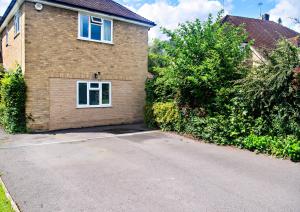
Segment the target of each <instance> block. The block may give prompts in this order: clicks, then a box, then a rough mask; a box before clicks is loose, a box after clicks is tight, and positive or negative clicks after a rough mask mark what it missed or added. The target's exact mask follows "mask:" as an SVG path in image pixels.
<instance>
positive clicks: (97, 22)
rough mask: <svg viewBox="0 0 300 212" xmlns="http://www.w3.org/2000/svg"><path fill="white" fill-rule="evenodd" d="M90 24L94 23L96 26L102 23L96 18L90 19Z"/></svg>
mask: <svg viewBox="0 0 300 212" xmlns="http://www.w3.org/2000/svg"><path fill="white" fill-rule="evenodd" d="M91 19H92V20H91V22H92V23H96V24H101V23H102V19H101V18H96V17H91Z"/></svg>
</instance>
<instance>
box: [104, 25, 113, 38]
mask: <svg viewBox="0 0 300 212" xmlns="http://www.w3.org/2000/svg"><path fill="white" fill-rule="evenodd" d="M104 40H106V41H111V21H107V20H104Z"/></svg>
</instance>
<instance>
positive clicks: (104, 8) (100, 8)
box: [0, 0, 155, 26]
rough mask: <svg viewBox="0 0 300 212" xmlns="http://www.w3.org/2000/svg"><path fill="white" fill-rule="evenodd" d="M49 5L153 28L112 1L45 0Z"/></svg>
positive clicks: (13, 0)
mask: <svg viewBox="0 0 300 212" xmlns="http://www.w3.org/2000/svg"><path fill="white" fill-rule="evenodd" d="M45 1H47V2H49V3H56V4H61V5H65V6H70V7H76V8H80V9H86V10H90V11H94V12H101V13H104V14H107V15H113V16H117V17H121V18H125V19H128V20H133V21H137V22H140V23H144V24H147V25H150V26H155V23H154V22H152V21H150V20H148V19H146V18H144V17H142V16H140V15H138V14H136V13H134V12H132V11H131V10H129V9H127V8H126V7H124V6H122V5H121V4H118V3H116V2H115V1H113V0H45ZM15 3H16V0H12V1H11V3H10V5H9V6H8V8H7V10H6V11H5V13H4V16H3V17H4V18H3V19H2V20H0V25H1V24H2V23H3V21H4V19H5V18H6V16H7V15H8V13H9V12H10V10H11V9H12V7H13V6H14V4H15Z"/></svg>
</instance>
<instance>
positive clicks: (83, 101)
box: [78, 83, 87, 105]
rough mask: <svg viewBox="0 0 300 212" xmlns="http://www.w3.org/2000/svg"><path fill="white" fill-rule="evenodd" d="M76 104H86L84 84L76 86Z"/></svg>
mask: <svg viewBox="0 0 300 212" xmlns="http://www.w3.org/2000/svg"><path fill="white" fill-rule="evenodd" d="M78 98H79V101H78V103H79V104H80V105H86V104H87V84H86V83H79V84H78Z"/></svg>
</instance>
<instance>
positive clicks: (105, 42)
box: [77, 37, 114, 45]
mask: <svg viewBox="0 0 300 212" xmlns="http://www.w3.org/2000/svg"><path fill="white" fill-rule="evenodd" d="M77 40H82V41H90V42H95V43H104V44H110V45H113V44H114V43H113V42H110V41H101V40H92V39H88V38H81V37H78V38H77Z"/></svg>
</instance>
